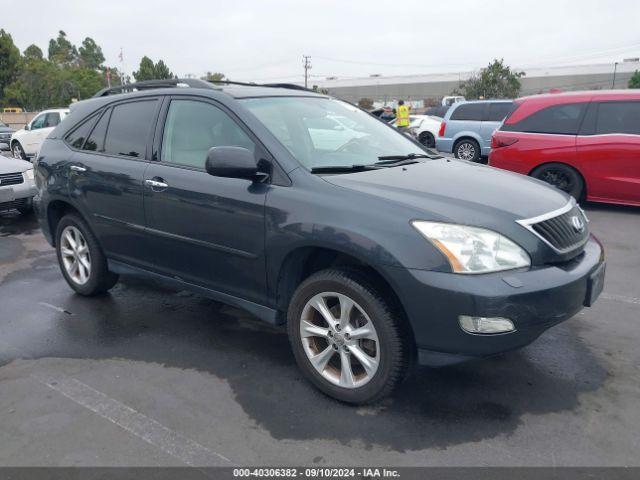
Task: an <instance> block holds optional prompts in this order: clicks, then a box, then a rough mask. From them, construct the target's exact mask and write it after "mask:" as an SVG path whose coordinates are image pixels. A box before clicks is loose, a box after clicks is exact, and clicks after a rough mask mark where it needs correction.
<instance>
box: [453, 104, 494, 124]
mask: <svg viewBox="0 0 640 480" xmlns="http://www.w3.org/2000/svg"><path fill="white" fill-rule="evenodd" d="M485 106H486V104H484V103H467V104H462V105H460V106H458V107H456V109H455V110H454V111H453V113H451V118H450V120H467V121H478V122H480V121H482V116H483V112H484V108H485Z"/></svg>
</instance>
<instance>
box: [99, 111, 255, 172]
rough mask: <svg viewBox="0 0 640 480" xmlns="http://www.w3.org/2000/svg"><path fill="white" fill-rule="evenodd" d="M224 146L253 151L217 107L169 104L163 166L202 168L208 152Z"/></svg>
mask: <svg viewBox="0 0 640 480" xmlns="http://www.w3.org/2000/svg"><path fill="white" fill-rule="evenodd" d="M112 122H113V120H112ZM109 134H111V128H109ZM223 146H225V147H244V148H247V149H249V150H251V151H252V152H253V151H254V149H255V145H254V143H253V141H252V140H251V139H250V138H249V136H248V135H247V134H246V133H245V132H244V130H242V129H241V128H240V127H239V126H238V124H237V123H235V122H234V121H233V120H232V119H231V118H230V117H229V115H227V114H226V113H225V112H224V111H222V110H221V109H219V108H218V107H216V106H214V105H211V104H210V103H205V102H199V101H196V100H172V101H171V105H169V111H168V112H167V120H166V122H165V127H164V132H163V135H162V154H161V160H162V161H163V162H168V163H173V164H176V165H185V166H188V167H197V168H204V164H205V160H206V158H207V152H208V151H209V149H210V148H211V147H223Z"/></svg>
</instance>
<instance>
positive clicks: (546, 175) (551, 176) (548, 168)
mask: <svg viewBox="0 0 640 480" xmlns="http://www.w3.org/2000/svg"><path fill="white" fill-rule="evenodd" d="M531 176H532V177H534V178H537V179H538V180H542V181H543V182H546V183H548V184H549V185H553V186H554V187H556V188H559V189H560V190H562V191H563V192H566V193H568V194H569V195H571V196H572V197H573V198H575V199H576V200H582V197H583V196H584V180H582V176H581V175H580V174H579V173H578V172H577V171H576V170H575V169H574V168H572V167H570V166H569V165H565V164H564V163H548V164H546V165H541V166H540V167H538V168H536V169H535V170H534V171H533V172H531Z"/></svg>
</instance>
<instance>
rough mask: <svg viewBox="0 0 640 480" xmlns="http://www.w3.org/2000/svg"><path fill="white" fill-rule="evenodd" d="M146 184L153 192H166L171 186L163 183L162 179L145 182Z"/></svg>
mask: <svg viewBox="0 0 640 480" xmlns="http://www.w3.org/2000/svg"><path fill="white" fill-rule="evenodd" d="M144 184H145V185H148V186H149V187H151V190H164V189H165V188H167V187H168V186H169V184H168V183H165V182H164V181H162V179H161V178H160V179H157V180H155V179H149V180H145V181H144Z"/></svg>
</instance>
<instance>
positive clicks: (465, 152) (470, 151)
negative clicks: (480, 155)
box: [458, 142, 476, 160]
mask: <svg viewBox="0 0 640 480" xmlns="http://www.w3.org/2000/svg"><path fill="white" fill-rule="evenodd" d="M475 155H476V149H475V147H474V146H473V145H472V144H470V143H466V142H465V143H461V144H460V145H459V146H458V158H459V159H461V160H473V157H475Z"/></svg>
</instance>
